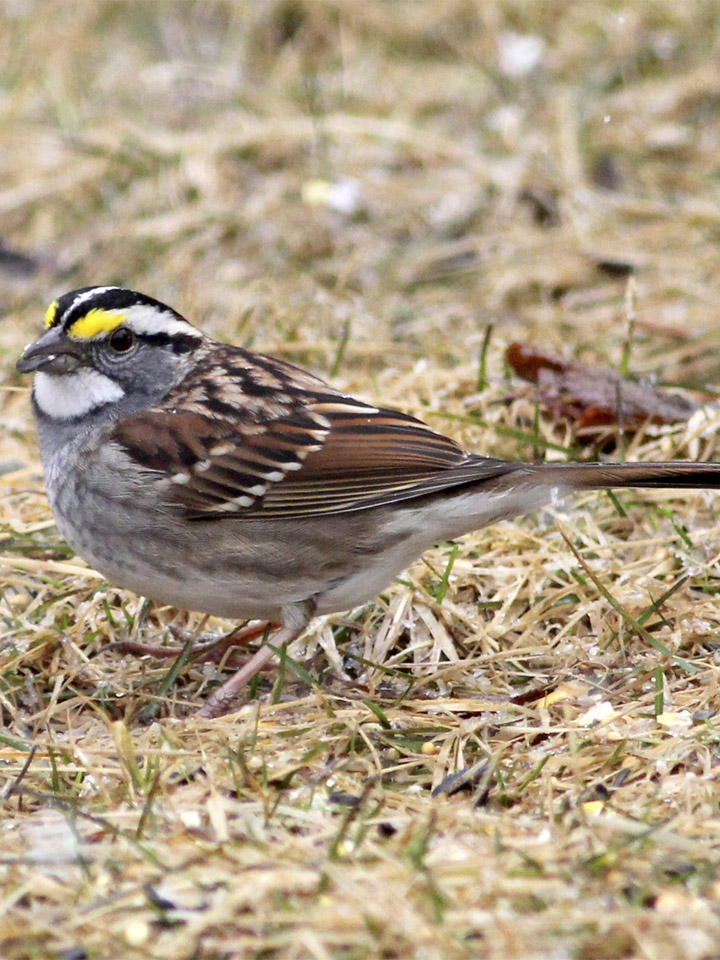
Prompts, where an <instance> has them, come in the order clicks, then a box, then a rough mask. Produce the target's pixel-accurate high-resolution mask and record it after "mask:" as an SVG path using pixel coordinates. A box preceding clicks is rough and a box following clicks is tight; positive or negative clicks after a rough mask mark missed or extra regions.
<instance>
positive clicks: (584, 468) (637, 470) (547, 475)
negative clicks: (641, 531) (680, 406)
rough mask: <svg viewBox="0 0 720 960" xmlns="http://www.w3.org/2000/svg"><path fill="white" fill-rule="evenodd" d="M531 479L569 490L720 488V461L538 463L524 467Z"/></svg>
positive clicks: (517, 476)
mask: <svg viewBox="0 0 720 960" xmlns="http://www.w3.org/2000/svg"><path fill="white" fill-rule="evenodd" d="M526 470H527V477H528V480H530V482H532V481H540V482H542V483H546V484H548V485H550V486H554V485H557V486H558V487H562V488H565V489H566V490H607V489H613V488H615V489H618V488H622V487H675V488H688V487H690V488H693V487H694V488H700V489H707V490H714V489H717V488H720V463H695V462H693V461H685V460H668V461H665V462H663V463H535V464H528V466H527V467H526V468H523V467H521V468H520V469H519V470H518V472H517V473H516V474H515V477H514V479H515V481H516V482H517V480H518V479H520V475H521V474H523V473H524V472H525V471H526Z"/></svg>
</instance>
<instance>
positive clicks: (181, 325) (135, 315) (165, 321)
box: [108, 303, 202, 341]
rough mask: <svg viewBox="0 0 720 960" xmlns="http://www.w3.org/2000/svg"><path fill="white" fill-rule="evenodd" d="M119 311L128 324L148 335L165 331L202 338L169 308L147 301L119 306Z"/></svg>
mask: <svg viewBox="0 0 720 960" xmlns="http://www.w3.org/2000/svg"><path fill="white" fill-rule="evenodd" d="M108 309H109V312H111V313H112V312H114V310H113V308H108ZM117 312H118V313H122V314H124V316H125V322H126V324H127V326H128V327H130V328H131V329H132V330H134V331H135V333H140V334H148V335H152V334H154V333H165V334H168V335H169V336H172V335H173V334H176V333H182V334H184V335H185V336H189V337H197V339H198V341H200V340H202V334H201V333H200V331H199V330H196V329H195V327H193V325H192V324H191V323H188V321H187V320H180V319H179V318H178V317H176V316H175V314H174V313H171V312H170V311H169V310H160V309H159V308H158V307H152V306H149V305H148V304H146V303H135V304H133V305H132V306H131V307H118V309H117Z"/></svg>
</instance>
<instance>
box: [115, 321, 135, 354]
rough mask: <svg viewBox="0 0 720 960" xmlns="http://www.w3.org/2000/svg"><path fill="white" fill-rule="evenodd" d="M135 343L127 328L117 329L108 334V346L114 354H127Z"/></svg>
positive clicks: (133, 335) (131, 333) (132, 334)
mask: <svg viewBox="0 0 720 960" xmlns="http://www.w3.org/2000/svg"><path fill="white" fill-rule="evenodd" d="M134 343H135V334H134V333H133V332H132V330H128V328H127V327H118V329H117V330H114V331H113V332H112V333H111V334H110V346H111V347H112V348H113V350H114V351H115V353H127V351H128V350H129V349H130V348H131V347H132V346H133V344H134Z"/></svg>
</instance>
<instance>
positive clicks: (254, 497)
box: [112, 347, 507, 519]
mask: <svg viewBox="0 0 720 960" xmlns="http://www.w3.org/2000/svg"><path fill="white" fill-rule="evenodd" d="M223 350H224V351H225V353H224V356H225V358H226V361H225V364H224V367H222V365H221V372H220V374H219V375H218V358H217V357H210V358H208V360H209V362H208V364H207V365H206V366H205V367H204V368H203V367H202V365H201V368H200V369H199V370H197V371H195V373H194V374H191V378H192V379H191V380H190V382H187V381H184V382H183V383H181V384H179V385H178V386H177V387H176V388H174V390H172V391H170V393H169V394H168V395H167V396H166V398H165V399H164V400H163V401H162V402H161V403H160V404H158V405H157V406H155V407H153V408H151V409H150V410H147V411H144V412H142V413H138V414H135V415H133V416H131V417H126V418H124V419H123V420H121V421H119V422H118V423H117V424H116V425H115V427H114V429H113V432H112V439H113V440H114V441H115V442H116V443H117V444H119V445H120V446H121V447H122V448H123V449H124V451H125V452H126V453H127V454H128V455H129V456H130V457H132V458H133V460H134V461H135V462H136V464H137V465H138V466H139V467H140V468H141V469H143V470H145V471H146V472H147V476H148V479H149V480H151V481H153V482H156V483H158V484H159V485H160V486H161V487H162V488H163V491H164V492H163V499H164V502H165V503H166V505H167V506H168V507H170V508H173V509H176V510H180V511H181V512H182V514H183V515H184V516H185V517H187V518H188V519H196V518H201V517H204V518H211V517H232V516H235V517H243V518H247V519H251V518H266V517H268V518H269V517H287V516H295V517H302V516H313V515H320V514H336V513H343V512H348V511H355V510H363V509H368V508H370V507H375V506H380V505H383V504H389V503H396V502H398V501H401V500H407V499H411V498H413V497H422V496H426V495H429V494H432V493H436V492H438V491H439V490H443V489H447V488H449V487H454V486H460V485H463V484H467V483H470V482H472V481H476V480H478V479H480V478H481V477H482V476H483V475H485V476H495V475H498V474H501V473H504V472H506V469H507V468H506V465H505V464H504V462H503V461H496V460H487V459H484V458H480V457H475V456H472V455H469V454H466V453H465V452H464V451H463V450H462V449H461V447H459V446H458V444H457V443H455V441H453V440H451V439H449V438H448V437H444V436H442V435H440V434H437V433H435V432H434V431H433V430H431V428H430V427H428V426H427V424H425V423H422V421H420V420H417V419H416V418H415V417H411V416H409V415H408V414H404V413H400V412H398V411H394V410H387V409H379V408H377V407H373V406H371V405H370V404H365V403H363V402H362V401H359V400H356V399H354V398H353V397H349V396H346V395H344V394H341V393H336V392H334V391H333V390H332V389H331V388H330V387H327V386H326V385H325V384H323V383H322V381H319V380H316V379H315V378H313V377H311V376H310V375H308V374H304V373H303V374H301V373H300V372H297V371H296V369H295V368H294V367H292V366H291V365H289V364H284V363H281V362H280V361H273V360H271V359H270V358H267V357H262V358H260V360H261V362H260V363H258V362H256V358H255V356H254V355H251V354H249V353H247V352H246V351H242V350H239V349H238V348H229V347H225V348H223ZM223 371H224V373H223ZM210 374H212V376H213V377H214V378H215V379H214V384H215V386H214V388H213V390H212V391H208V390H207V389H206V390H205V395H204V394H203V383H202V378H203V377H205V378H207V377H208V376H209V375H210ZM223 376H224V377H225V381H224V382H226V387H225V388H224V389H223V390H220V388H219V387H218V386H217V383H218V379H219V380H220V381H222V380H223ZM261 388H262V389H261ZM204 396H209V397H210V398H211V399H210V402H209V403H208V402H204ZM216 396H217V402H213V398H214V397H216ZM228 397H232V399H233V406H232V407H231V408H230V409H228Z"/></svg>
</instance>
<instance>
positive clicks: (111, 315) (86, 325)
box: [68, 307, 125, 340]
mask: <svg viewBox="0 0 720 960" xmlns="http://www.w3.org/2000/svg"><path fill="white" fill-rule="evenodd" d="M124 322H125V314H124V313H117V311H112V310H103V309H102V307H95V308H94V309H93V310H88V312H87V313H86V314H85V316H84V317H79V318H78V319H77V320H76V321H75V322H74V323H72V324H71V325H70V327H69V328H68V333H69V334H70V336H71V337H77V338H78V339H79V340H89V339H91V338H92V337H96V336H97V335H98V334H99V333H109V332H110V331H111V330H114V329H115V328H116V327H119V326H120V324H121V323H124Z"/></svg>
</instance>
